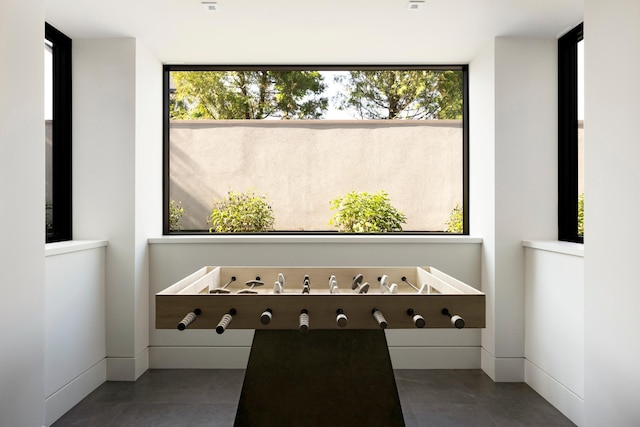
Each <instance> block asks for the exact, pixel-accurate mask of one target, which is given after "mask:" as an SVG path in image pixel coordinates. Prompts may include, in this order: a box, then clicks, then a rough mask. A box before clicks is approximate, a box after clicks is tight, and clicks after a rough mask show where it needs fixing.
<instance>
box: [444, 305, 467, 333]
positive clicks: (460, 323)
mask: <svg viewBox="0 0 640 427" xmlns="http://www.w3.org/2000/svg"><path fill="white" fill-rule="evenodd" d="M442 314H443V315H445V316H448V317H449V319H451V324H452V325H453V326H455V327H456V328H458V329H462V328H464V325H465V322H464V319H463V318H462V316H460V315H458V314H451V313H450V312H449V309H448V308H443V309H442Z"/></svg>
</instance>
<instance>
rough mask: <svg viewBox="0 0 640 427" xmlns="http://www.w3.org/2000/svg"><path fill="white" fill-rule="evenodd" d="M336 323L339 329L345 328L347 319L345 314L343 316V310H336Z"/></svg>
mask: <svg viewBox="0 0 640 427" xmlns="http://www.w3.org/2000/svg"><path fill="white" fill-rule="evenodd" d="M336 314H337V315H336V323H337V324H338V326H340V327H341V328H344V327H345V326H347V323H348V322H349V318H348V317H347V315H346V314H344V310H343V309H341V308H339V309H337V310H336Z"/></svg>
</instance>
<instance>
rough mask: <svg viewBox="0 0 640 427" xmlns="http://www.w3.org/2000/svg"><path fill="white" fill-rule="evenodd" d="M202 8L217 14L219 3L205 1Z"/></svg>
mask: <svg viewBox="0 0 640 427" xmlns="http://www.w3.org/2000/svg"><path fill="white" fill-rule="evenodd" d="M201 4H202V7H204V10H206V11H207V12H217V11H218V7H219V6H218V3H217V2H215V1H203V2H202V3H201Z"/></svg>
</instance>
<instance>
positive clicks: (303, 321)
mask: <svg viewBox="0 0 640 427" xmlns="http://www.w3.org/2000/svg"><path fill="white" fill-rule="evenodd" d="M298 324H299V326H298V329H299V330H300V332H308V331H309V312H308V311H307V309H306V308H303V309H302V310H301V311H300V317H299V318H298Z"/></svg>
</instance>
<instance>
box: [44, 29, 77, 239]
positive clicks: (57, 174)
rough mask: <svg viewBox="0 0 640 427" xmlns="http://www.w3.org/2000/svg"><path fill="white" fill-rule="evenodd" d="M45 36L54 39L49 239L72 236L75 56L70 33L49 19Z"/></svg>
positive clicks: (52, 40) (51, 40)
mask: <svg viewBox="0 0 640 427" xmlns="http://www.w3.org/2000/svg"><path fill="white" fill-rule="evenodd" d="M45 39H46V40H48V41H50V42H51V43H53V48H52V59H53V80H52V83H53V85H52V87H53V127H52V140H53V144H52V154H51V156H52V175H53V177H52V193H53V195H52V200H53V209H52V215H53V221H52V232H47V233H46V243H52V242H60V241H65V240H71V239H72V199H71V188H72V183H71V133H72V128H71V122H72V110H71V97H72V92H71V88H72V85H71V81H72V80H71V57H72V50H71V49H72V48H71V45H72V42H71V39H70V38H69V37H67V36H66V35H65V34H63V33H62V32H60V31H59V30H57V29H56V28H55V27H53V26H52V25H50V24H48V23H46V22H45Z"/></svg>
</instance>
